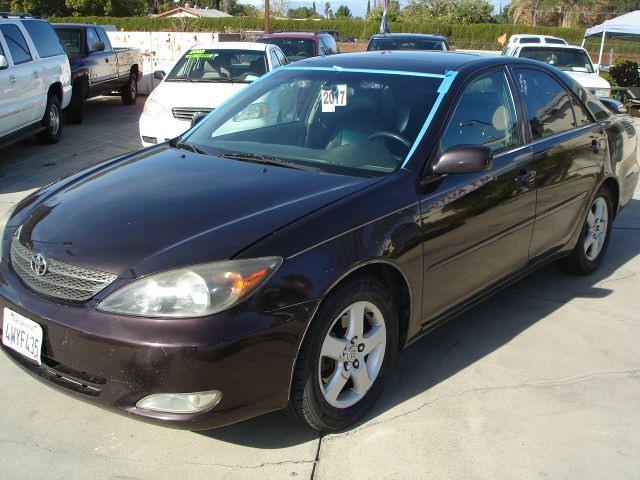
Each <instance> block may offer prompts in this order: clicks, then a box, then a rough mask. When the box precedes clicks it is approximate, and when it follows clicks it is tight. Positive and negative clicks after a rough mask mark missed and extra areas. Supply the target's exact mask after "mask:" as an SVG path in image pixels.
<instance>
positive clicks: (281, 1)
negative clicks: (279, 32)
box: [269, 0, 289, 17]
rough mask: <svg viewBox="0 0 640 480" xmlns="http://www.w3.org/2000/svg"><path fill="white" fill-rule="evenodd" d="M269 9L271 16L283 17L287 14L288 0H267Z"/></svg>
mask: <svg viewBox="0 0 640 480" xmlns="http://www.w3.org/2000/svg"><path fill="white" fill-rule="evenodd" d="M269 10H270V12H271V16H274V17H285V16H286V15H287V10H289V1H288V0H269Z"/></svg>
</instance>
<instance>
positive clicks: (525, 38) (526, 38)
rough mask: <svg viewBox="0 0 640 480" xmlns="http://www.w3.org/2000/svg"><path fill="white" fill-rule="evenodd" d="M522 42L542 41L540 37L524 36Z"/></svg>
mask: <svg viewBox="0 0 640 480" xmlns="http://www.w3.org/2000/svg"><path fill="white" fill-rule="evenodd" d="M520 43H542V42H541V41H540V39H539V38H538V37H522V38H521V39H520Z"/></svg>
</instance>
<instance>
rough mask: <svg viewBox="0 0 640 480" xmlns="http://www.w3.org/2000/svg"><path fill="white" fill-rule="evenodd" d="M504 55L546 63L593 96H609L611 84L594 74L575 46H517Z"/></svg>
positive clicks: (584, 56)
mask: <svg viewBox="0 0 640 480" xmlns="http://www.w3.org/2000/svg"><path fill="white" fill-rule="evenodd" d="M504 55H506V56H510V57H520V58H530V59H531V60H537V61H539V62H542V63H546V64H547V65H551V66H553V67H556V68H559V69H560V70H562V71H563V72H565V73H566V74H567V75H569V76H570V77H572V78H573V79H575V81H576V82H578V83H579V84H580V85H582V86H583V87H584V88H585V89H587V90H589V91H590V92H591V93H593V94H594V95H596V96H598V97H610V96H611V84H610V83H609V82H608V81H607V80H605V79H604V78H602V77H601V76H600V75H598V74H597V73H596V69H595V68H594V66H593V63H592V62H591V58H590V57H589V54H588V53H587V51H586V50H585V49H584V48H581V47H578V46H575V45H546V44H545V45H519V46H517V47H515V48H514V49H513V50H511V51H510V52H507V53H505V54H504Z"/></svg>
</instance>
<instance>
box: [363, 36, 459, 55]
mask: <svg viewBox="0 0 640 480" xmlns="http://www.w3.org/2000/svg"><path fill="white" fill-rule="evenodd" d="M374 50H443V51H448V50H451V49H450V48H449V42H448V40H447V39H446V38H444V37H443V36H441V35H423V34H421V33H379V34H376V35H374V36H372V37H371V39H369V43H368V44H367V51H374Z"/></svg>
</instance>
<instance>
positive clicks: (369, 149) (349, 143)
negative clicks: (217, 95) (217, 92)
mask: <svg viewBox="0 0 640 480" xmlns="http://www.w3.org/2000/svg"><path fill="white" fill-rule="evenodd" d="M441 81H442V79H441V78H438V77H435V78H433V77H429V76H420V75H414V74H398V73H397V72H390V73H389V74H385V73H373V72H372V73H369V72H362V71H349V70H348V69H345V70H333V69H331V70H329V69H327V70H325V69H317V70H314V69H293V68H291V69H289V68H287V67H283V68H281V69H278V70H277V71H276V73H275V74H273V75H271V76H269V77H265V78H264V79H263V80H261V81H260V82H257V83H256V84H254V85H252V86H251V87H250V88H247V89H245V90H243V91H242V92H240V93H239V94H238V95H237V96H236V97H234V99H233V101H231V102H229V103H227V104H226V105H223V106H222V107H220V108H218V109H217V110H216V112H215V114H213V115H212V116H211V117H210V118H208V119H206V120H205V121H204V122H203V123H202V124H200V125H198V127H197V128H196V129H194V130H193V131H191V132H190V133H189V134H187V135H185V138H184V140H183V141H182V142H181V143H179V144H178V146H185V145H186V148H188V149H192V150H194V151H199V152H204V153H207V154H210V155H216V156H220V157H226V158H233V159H237V160H244V161H254V162H258V163H269V164H272V163H276V162H277V163H280V164H281V165H282V166H286V167H290V168H302V169H308V168H313V169H314V170H320V171H323V172H329V173H338V174H345V175H359V176H378V175H385V174H387V173H390V172H392V171H394V170H396V169H397V168H399V167H400V166H401V165H402V164H403V162H404V160H405V158H406V157H407V155H408V153H409V151H410V149H411V148H412V146H413V143H414V142H415V141H416V138H417V137H418V134H419V132H420V130H421V129H422V127H423V125H424V123H425V121H426V118H427V116H428V115H429V112H430V111H431V109H432V107H433V105H434V103H435V100H436V98H437V96H438V92H437V90H438V87H439V85H440V83H441Z"/></svg>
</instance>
